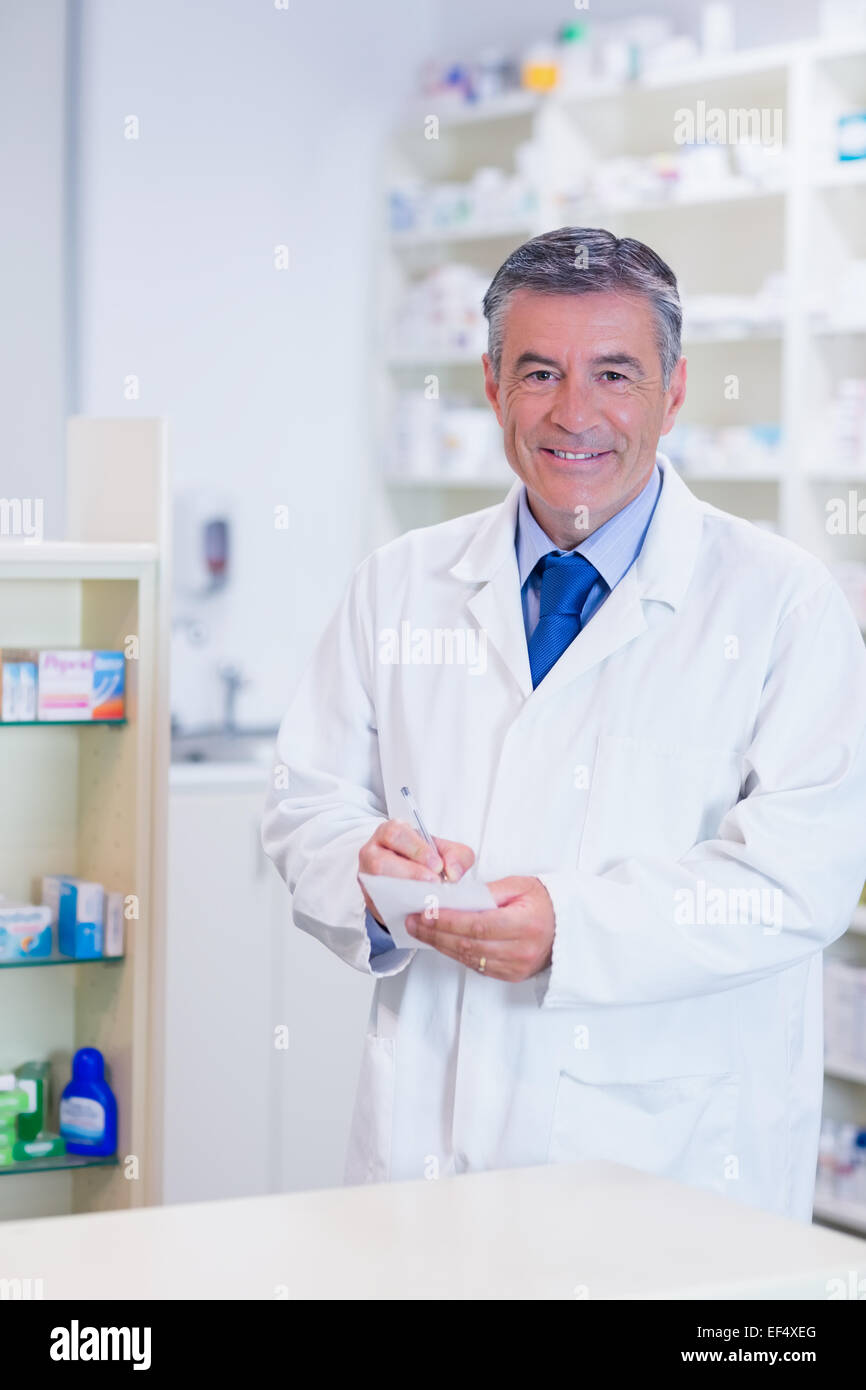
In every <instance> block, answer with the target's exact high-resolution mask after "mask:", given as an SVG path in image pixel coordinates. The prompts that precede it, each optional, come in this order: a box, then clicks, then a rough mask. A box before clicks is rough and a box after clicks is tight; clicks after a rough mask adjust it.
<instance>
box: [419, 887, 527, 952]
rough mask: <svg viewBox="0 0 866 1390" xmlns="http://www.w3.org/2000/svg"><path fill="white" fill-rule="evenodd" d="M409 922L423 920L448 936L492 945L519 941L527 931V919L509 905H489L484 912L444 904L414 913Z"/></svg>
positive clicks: (432, 892)
mask: <svg viewBox="0 0 866 1390" xmlns="http://www.w3.org/2000/svg"><path fill="white" fill-rule="evenodd" d="M431 896H435V890H432V891H431ZM406 922H407V925H409V926H415V925H419V924H422V923H423V924H424V925H425V926H433V927H436V928H437V929H438V930H439V931H441V932H443V933H445V934H446V935H448V936H454V937H461V938H463V939H464V940H467V941H483V942H490V943H491V944H492V943H494V942H496V941H500V942H504V941H516V940H517V939H518V938H519V937H521V936H523V935H524V934H525V931H526V922H525V921H524V920H523V918H522V917H518V916H517V914H516V913H515V912H514V911H513V910H511V909H509V908H507V907H502V908H497V907H491V908H485V910H484V911H483V912H471V911H469V910H468V909H466V908H456V907H443V908H440V909H439V910H438V911H436V910H435V907H434V908H430V909H428V910H427V911H425V912H423V913H418V912H413V913H412V914H411V915H410V916H408V917H407V918H406Z"/></svg>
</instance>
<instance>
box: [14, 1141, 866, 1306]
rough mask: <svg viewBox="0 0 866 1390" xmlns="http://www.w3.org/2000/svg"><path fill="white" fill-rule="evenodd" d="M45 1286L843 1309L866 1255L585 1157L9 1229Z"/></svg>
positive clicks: (91, 1290)
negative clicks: (760, 1303) (814, 1302)
mask: <svg viewBox="0 0 866 1390" xmlns="http://www.w3.org/2000/svg"><path fill="white" fill-rule="evenodd" d="M37 1277H39V1278H42V1279H43V1281H44V1283H43V1288H44V1296H45V1297H46V1298H52V1299H72V1298H93V1299H96V1298H124V1299H189V1298H192V1299H195V1298H215V1299H216V1298H219V1299H273V1298H281V1297H282V1298H314V1299H356V1298H363V1297H365V1296H374V1297H376V1298H379V1299H406V1298H427V1299H441V1298H480V1299H575V1298H590V1299H620V1298H623V1299H625V1298H628V1299H636V1298H639V1299H647V1298H651V1299H657V1298H813V1299H826V1298H827V1297H828V1293H830V1292H835V1293H836V1296H837V1297H838V1296H839V1291H841V1290H843V1289H847V1297H848V1298H851V1297H853V1296H855V1293H854V1292H853V1291H854V1290H856V1288H857V1282H858V1281H859V1280H863V1281H866V1242H864V1241H861V1240H857V1239H855V1238H854V1237H851V1236H845V1235H837V1234H836V1233H834V1232H831V1231H827V1230H823V1229H821V1228H820V1227H816V1226H806V1225H799V1224H796V1223H793V1222H789V1221H785V1220H783V1219H782V1218H780V1217H776V1216H770V1215H767V1214H766V1213H763V1212H759V1211H755V1210H752V1209H750V1208H747V1207H744V1206H741V1205H740V1204H739V1203H736V1202H733V1201H728V1200H726V1199H724V1198H722V1197H716V1196H714V1195H713V1194H711V1193H705V1192H700V1191H697V1190H695V1189H690V1188H685V1187H681V1186H680V1185H679V1184H675V1183H670V1182H667V1181H664V1180H662V1179H659V1178H651V1177H648V1176H646V1175H645V1174H642V1173H638V1172H636V1171H635V1170H633V1169H631V1168H623V1167H620V1166H618V1165H616V1164H611V1163H596V1162H593V1163H577V1164H568V1165H550V1166H543V1167H538V1168H523V1169H511V1170H509V1171H506V1172H495V1173H476V1174H467V1175H465V1176H461V1177H454V1178H447V1179H441V1180H439V1181H434V1182H424V1181H419V1182H411V1183H394V1184H382V1185H377V1186H373V1187H355V1188H339V1189H335V1190H330V1191H320V1192H304V1193H300V1192H299V1193H294V1194H291V1195H288V1196H278V1197H245V1198H239V1199H235V1200H232V1201H225V1202H200V1203H191V1204H185V1205H179V1206H170V1207H150V1208H144V1209H141V1210H138V1211H131V1212H105V1213H100V1214H98V1215H89V1216H65V1217H51V1218H46V1219H43V1220H37V1221H15V1222H9V1223H7V1224H4V1225H3V1226H0V1278H2V1279H8V1278H31V1279H32V1278H37ZM834 1279H835V1280H839V1281H841V1282H840V1283H839V1284H838V1285H830V1284H828V1281H830V1280H834ZM862 1287H863V1291H864V1292H866V1282H864V1283H863V1286H862Z"/></svg>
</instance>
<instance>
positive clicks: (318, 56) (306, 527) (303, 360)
mask: <svg viewBox="0 0 866 1390" xmlns="http://www.w3.org/2000/svg"><path fill="white" fill-rule="evenodd" d="M426 14H427V7H426V5H425V4H421V5H417V6H416V5H413V6H406V5H405V4H403V3H401V0H377V3H376V4H375V5H372V6H371V5H366V6H356V5H352V4H348V3H344V4H340V5H339V6H333V5H329V6H324V5H306V4H298V3H295V0H289V7H288V11H284V10H278V9H276V8H275V7H274V6H273V5H272V4H269V3H261V4H257V5H253V4H242V3H239V0H184V3H182V4H179V3H177V0H149V3H147V4H142V3H140V2H139V0H88V2H87V3H86V4H85V7H84V27H83V34H82V54H83V62H82V70H81V75H80V112H81V129H80V148H81V167H80V184H79V206H80V245H81V263H80V273H81V320H80V353H81V364H80V367H81V384H82V394H81V401H80V409H81V410H82V411H83V412H84V413H86V414H94V415H116V414H120V415H125V414H144V415H154V414H156V415H165V416H167V417H168V419H169V422H170V435H169V439H170V450H171V462H172V467H173V472H174V479H175V486H176V488H178V489H188V488H197V487H208V486H214V487H216V489H217V490H219V491H221V492H222V491H226V490H228V491H229V492H230V493H231V494H232V498H233V505H234V509H235V518H236V523H237V524H236V530H235V542H236V548H235V555H234V564H235V583H234V585H233V587H232V588H231V590H230V592H228V593H227V594H225V595H223V596H220V597H218V598H216V599H208V600H205V601H204V602H203V603H200V604H198V605H197V606H196V607H194V606H193V605H186V604H184V605H182V606H179V612H180V613H182V614H183V613H187V612H190V613H192V612H194V611H195V612H198V614H199V615H200V616H201V617H203V618H204V620H205V622H206V624H207V627H208V630H209V640H208V642H207V643H206V645H204V646H203V647H201V648H199V649H197V650H193V649H191V648H190V646H189V645H188V643H187V642H186V640H185V638H184V637H183V636H182V635H178V636H176V638H175V643H174V649H173V688H174V697H175V698H174V705H175V708H176V710H177V712H178V713H179V715H180V716H181V718H182V719H183V721H184V722H186V723H200V722H203V721H207V720H209V719H213V718H216V717H218V715H219V690H218V682H217V679H216V676H215V671H216V667H217V665H218V664H219V662H220V661H222V660H232V661H237V662H239V663H240V664H241V665H242V666H243V668H244V669H245V670H246V672H247V674H248V675H249V676H250V677H251V678H252V682H253V683H252V684H251V685H250V686H249V687H248V689H247V690H246V691H244V693H243V695H242V697H241V702H240V704H239V707H238V717H239V720H240V721H241V722H242V723H246V724H256V723H260V724H261V723H267V722H276V720H277V718H278V717H279V714H280V713H281V710H282V708H283V706H284V704H285V702H286V696H287V694H288V691H289V688H290V686H291V684H292V683H293V681H294V679H295V676H296V674H297V673H298V672H299V670H300V668H301V667H302V665H303V663H304V661H305V660H306V658H307V656H308V653H309V650H310V647H311V644H312V642H313V640H314V638H315V636H316V635H317V633H318V632H319V630H320V629H321V626H322V624H323V622H324V620H325V618H326V616H327V615H328V613H329V612H330V611H331V610H332V608H333V607H334V605H335V604H336V602H337V599H338V597H339V594H340V592H341V590H342V588H343V586H344V584H345V582H346V579H347V577H348V574H349V572H350V570H351V568H352V566H353V565H354V564H355V563H356V562H357V560H358V559H359V558H360V555H361V554H362V553H363V550H364V542H363V533H362V527H363V506H362V502H363V496H364V492H365V489H366V488H367V487H368V485H369V484H368V479H369V474H370V467H371V460H370V457H369V446H368V437H367V427H368V416H367V391H366V383H365V374H366V363H365V348H366V335H367V325H368V321H369V318H370V314H371V302H370V296H371V279H370V273H369V268H370V265H371V263H372V260H373V253H374V242H375V236H376V234H377V233H376V229H377V224H378V222H379V219H380V217H381V216H382V212H381V192H380V179H379V173H378V161H379V158H380V152H381V149H382V142H383V140H384V136H385V132H386V131H387V129H388V127H389V124H390V122H391V120H392V113H393V112H394V110H395V109H397V108H399V106H400V105H401V104H402V103H403V102H404V100H405V96H406V91H407V89H408V88H409V87H410V85H411V79H412V74H413V72H414V68H415V65H416V63H417V62H418V61H419V58H420V56H421V55H422V54H423V53H424V52H426V50H427V37H426ZM129 115H135V116H137V117H138V118H139V121H140V138H139V139H138V140H137V141H130V140H127V139H124V120H125V118H126V117H127V116H129ZM279 243H286V244H287V245H288V247H289V253H290V261H291V268H290V269H289V271H288V272H285V273H280V272H278V271H277V270H275V269H274V265H273V248H274V246H275V245H276V244H279ZM129 373H135V374H136V375H137V376H138V377H139V379H140V383H141V395H140V399H139V400H138V401H133V402H130V401H128V400H126V399H125V398H124V379H125V377H126V376H127V374H129ZM280 503H287V504H288V505H289V507H290V514H291V521H290V528H289V531H288V532H281V531H276V530H275V529H274V525H273V508H274V506H275V505H277V504H280Z"/></svg>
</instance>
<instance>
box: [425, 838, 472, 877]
mask: <svg viewBox="0 0 866 1390" xmlns="http://www.w3.org/2000/svg"><path fill="white" fill-rule="evenodd" d="M433 839H434V841H435V844H436V848H437V849H438V851H439V853H440V854H441V856H442V862H443V863H444V865H445V877H446V878H447V879H448V880H449V881H450V882H451V883H456V882H457V880H458V879H459V878H462V877H463V875H464V874H465V873H466V870H467V869H471V868H472V865H473V864H474V863H475V852H474V850H471V849H470V848H469V846H468V845H462V844H461V843H460V842H459V840H442V839H440V838H439V836H438V835H434V836H433Z"/></svg>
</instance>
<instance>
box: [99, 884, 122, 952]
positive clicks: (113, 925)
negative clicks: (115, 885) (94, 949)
mask: <svg viewBox="0 0 866 1390" xmlns="http://www.w3.org/2000/svg"><path fill="white" fill-rule="evenodd" d="M104 926H105V930H104V932H103V938H102V954H103V955H104V956H122V955H123V894H122V893H106V895H105V923H104Z"/></svg>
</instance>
